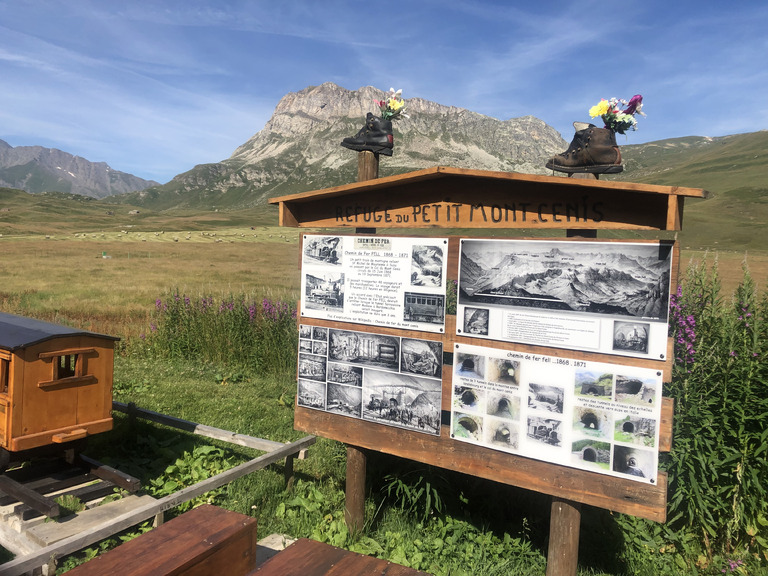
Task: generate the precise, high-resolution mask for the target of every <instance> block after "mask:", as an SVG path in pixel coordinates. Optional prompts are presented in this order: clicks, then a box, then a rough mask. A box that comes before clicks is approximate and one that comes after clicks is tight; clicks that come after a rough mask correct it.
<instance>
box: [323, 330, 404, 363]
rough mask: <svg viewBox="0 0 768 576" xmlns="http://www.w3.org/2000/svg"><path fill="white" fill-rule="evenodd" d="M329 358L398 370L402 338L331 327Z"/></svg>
mask: <svg viewBox="0 0 768 576" xmlns="http://www.w3.org/2000/svg"><path fill="white" fill-rule="evenodd" d="M328 358H329V359H330V360H336V361H339V362H350V363H353V364H362V365H364V366H372V367H378V368H386V369H388V370H394V371H397V370H398V369H399V365H400V338H397V337H395V336H386V335H384V334H373V333H368V332H353V331H351V330H336V329H331V330H330V332H329V337H328Z"/></svg>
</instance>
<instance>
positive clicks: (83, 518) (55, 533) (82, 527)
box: [25, 494, 156, 563]
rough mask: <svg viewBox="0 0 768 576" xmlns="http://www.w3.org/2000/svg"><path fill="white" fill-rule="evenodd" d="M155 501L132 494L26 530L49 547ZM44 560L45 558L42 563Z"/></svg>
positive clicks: (41, 544) (35, 541) (148, 497)
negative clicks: (65, 518) (70, 516)
mask: <svg viewBox="0 0 768 576" xmlns="http://www.w3.org/2000/svg"><path fill="white" fill-rule="evenodd" d="M153 502H156V500H155V499H154V498H153V497H152V496H149V495H147V494H144V495H142V496H136V495H135V494H130V495H128V496H126V497H125V498H121V499H120V500H115V501H114V502H107V503H106V504H101V505H100V506H96V507H95V508H90V509H88V510H84V511H82V512H80V513H79V514H77V515H76V516H75V517H74V518H69V519H67V521H66V522H41V523H40V524H36V525H34V526H31V527H29V528H27V529H26V531H25V532H26V535H27V536H28V537H29V539H30V540H31V541H32V542H34V543H35V544H37V545H38V546H41V547H47V546H50V545H52V544H55V543H56V542H60V541H61V540H64V539H65V538H70V537H72V536H75V535H77V534H82V533H87V532H88V531H89V530H91V529H93V527H94V526H99V525H101V524H104V523H105V522H109V520H110V518H115V517H117V516H121V515H123V514H125V513H126V512H130V511H131V510H133V509H136V508H138V507H141V506H145V505H147V504H150V503H153ZM44 561H45V559H43V560H42V561H41V563H42V562H44Z"/></svg>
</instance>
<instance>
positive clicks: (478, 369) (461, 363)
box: [453, 352, 485, 380]
mask: <svg viewBox="0 0 768 576" xmlns="http://www.w3.org/2000/svg"><path fill="white" fill-rule="evenodd" d="M453 365H454V369H455V372H456V376H460V377H463V378H477V379H478V380H483V379H484V378H485V356H481V355H479V354H465V353H461V352H460V353H458V354H456V355H454V357H453Z"/></svg>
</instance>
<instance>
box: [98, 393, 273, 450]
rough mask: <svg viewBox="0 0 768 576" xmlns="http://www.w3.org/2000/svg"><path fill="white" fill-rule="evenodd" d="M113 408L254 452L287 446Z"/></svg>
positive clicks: (118, 406)
mask: <svg viewBox="0 0 768 576" xmlns="http://www.w3.org/2000/svg"><path fill="white" fill-rule="evenodd" d="M112 408H113V409H114V410H117V411H118V412H124V413H125V414H132V413H133V414H135V415H136V416H138V417H139V418H142V419H144V420H149V421H150V422H155V423H157V424H163V425H164V426H170V427H172V428H178V429H179V430H184V431H185V432H191V433H192V434H197V435H198V436H204V437H206V438H213V439H214V440H222V441H224V442H229V443H230V444H237V445H238V446H245V447H247V448H253V449H254V450H261V451H264V452H269V451H271V450H277V449H280V448H282V447H283V446H285V444H283V443H282V442H275V441H273V440H266V439H264V438H256V437H255V436H248V435H246V434H237V433H235V432H230V431H229V430H222V429H221V428H214V427H213V426H206V425H204V424H198V423H196V422H190V421H189V420H183V419H181V418H175V417H174V416H168V415H166V414H160V413H158V412H153V411H152V410H145V409H143V408H137V407H135V406H132V405H129V404H124V403H122V402H112Z"/></svg>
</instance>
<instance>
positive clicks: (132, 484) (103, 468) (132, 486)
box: [77, 454, 141, 492]
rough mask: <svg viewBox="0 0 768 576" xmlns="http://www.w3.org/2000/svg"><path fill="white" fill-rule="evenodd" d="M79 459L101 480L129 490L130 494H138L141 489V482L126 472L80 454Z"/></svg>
mask: <svg viewBox="0 0 768 576" xmlns="http://www.w3.org/2000/svg"><path fill="white" fill-rule="evenodd" d="M77 459H78V460H79V461H80V463H82V464H83V465H84V466H86V467H87V468H88V469H89V471H90V473H91V474H93V475H94V476H96V477H98V478H101V479H102V480H108V481H110V482H112V483H114V484H115V485H117V486H119V487H120V488H122V489H123V490H127V491H128V492H136V491H137V490H138V489H139V488H141V480H139V479H138V478H134V477H133V476H131V475H129V474H126V473H125V472H121V471H120V470H116V469H115V468H112V467H111V466H107V465H106V464H102V463H101V462H99V461H97V460H94V459H93V458H89V457H88V456H85V455H83V454H78V455H77Z"/></svg>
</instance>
